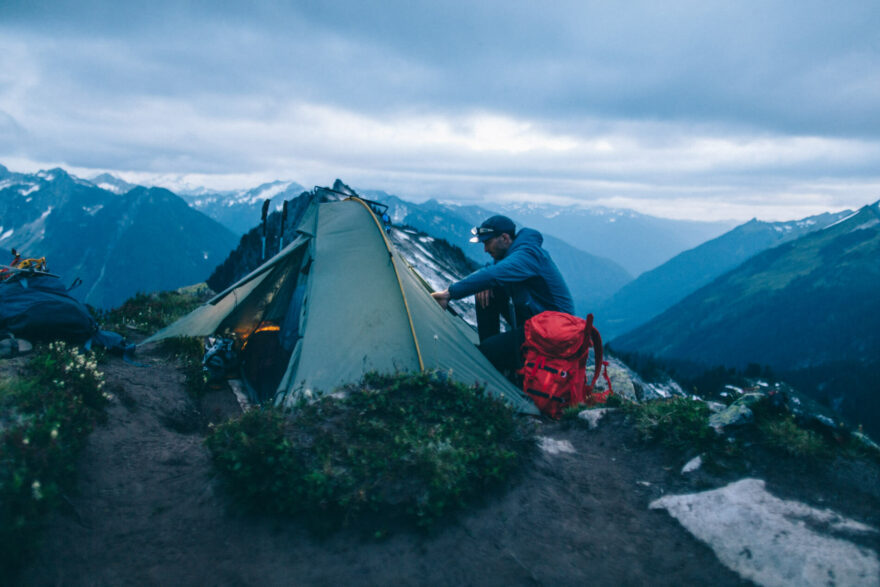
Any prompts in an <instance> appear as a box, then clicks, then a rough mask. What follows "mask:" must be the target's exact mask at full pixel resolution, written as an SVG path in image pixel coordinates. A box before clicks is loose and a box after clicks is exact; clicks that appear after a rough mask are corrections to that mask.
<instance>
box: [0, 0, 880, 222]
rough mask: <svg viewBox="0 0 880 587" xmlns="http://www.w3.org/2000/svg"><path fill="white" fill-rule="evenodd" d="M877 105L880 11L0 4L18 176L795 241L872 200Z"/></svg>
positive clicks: (7, 128)
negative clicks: (708, 225) (346, 198)
mask: <svg viewBox="0 0 880 587" xmlns="http://www.w3.org/2000/svg"><path fill="white" fill-rule="evenodd" d="M878 105H880V9H878V7H877V2H876V0H867V1H848V2H843V3H841V2H810V1H793V0H792V1H783V2H772V1H771V2H767V1H755V2H735V3H734V2H705V1H694V2H680V1H664V2H626V3H615V2H602V3H599V2H583V1H578V2H552V3H538V2H517V1H511V0H506V1H504V2H494V1H493V2H490V1H481V2H458V1H455V2H443V1H436V0H435V1H433V2H421V1H412V0H410V1H389V2H357V1H351V2H323V1H321V2H319V1H308V2H307V1H303V2H289V3H288V2H283V3H282V2H257V3H253V2H248V3H231V2H227V3H223V2H188V3H187V2H165V1H164V0H154V1H151V2H149V3H143V6H138V7H134V6H128V5H127V3H118V2H88V1H79V2H68V3H64V2H35V1H33V0H31V1H28V2H19V1H17V0H4V1H3V2H2V3H0V163H3V164H4V165H6V166H7V167H9V168H10V169H13V170H20V171H33V170H36V169H39V168H46V167H50V166H54V165H61V166H64V167H66V168H69V169H72V170H73V171H75V172H78V173H79V174H81V175H89V173H93V172H98V171H105V170H107V171H111V172H113V173H116V174H118V175H120V176H122V177H124V178H126V179H128V180H130V181H145V182H146V181H161V182H163V183H165V184H166V185H169V186H171V187H174V186H177V185H180V184H181V182H189V183H191V184H203V185H208V186H209V187H249V186H252V185H254V184H256V183H258V182H260V181H265V180H271V179H293V180H296V181H299V182H300V183H302V184H304V185H314V184H321V185H326V184H329V183H330V182H332V181H333V179H334V178H336V177H340V178H342V179H343V180H344V181H346V182H347V183H349V184H350V185H353V186H357V187H362V188H376V189H384V190H386V191H389V192H392V193H397V194H398V195H401V196H403V197H407V198H412V199H424V198H427V197H439V198H442V199H462V200H469V201H498V200H505V199H516V200H519V201H553V202H562V203H574V202H582V203H585V204H602V205H610V206H623V207H630V208H633V209H636V210H639V211H643V212H646V213H651V214H656V215H660V216H671V217H687V218H706V219H716V218H736V219H743V220H744V219H748V218H750V217H753V216H758V217H759V218H763V219H789V218H795V217H801V216H805V215H807V214H812V213H816V212H821V211H825V210H837V209H842V208H845V207H850V208H855V207H858V206H861V205H864V204H867V203H870V202H873V201H875V200H877V199H880V106H878ZM157 178H158V179H157Z"/></svg>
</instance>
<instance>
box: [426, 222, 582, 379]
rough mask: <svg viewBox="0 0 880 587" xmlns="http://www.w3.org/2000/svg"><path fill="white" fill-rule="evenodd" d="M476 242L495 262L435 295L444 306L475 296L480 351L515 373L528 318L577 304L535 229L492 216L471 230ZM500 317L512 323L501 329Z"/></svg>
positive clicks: (502, 368) (497, 365)
mask: <svg viewBox="0 0 880 587" xmlns="http://www.w3.org/2000/svg"><path fill="white" fill-rule="evenodd" d="M471 233H472V234H473V235H474V236H473V238H471V242H472V243H477V242H480V243H483V248H484V249H485V251H486V252H487V253H489V255H491V256H492V258H493V259H494V260H495V263H494V264H493V265H488V266H486V267H484V268H483V269H480V270H479V271H475V272H474V273H471V274H470V275H468V276H467V277H465V278H464V279H462V280H461V281H457V282H455V283H453V284H452V285H450V286H449V288H448V289H445V290H443V291H438V292H434V293H433V294H431V295H432V296H433V297H434V299H435V300H437V302H438V303H439V304H440V306H441V307H443V308H444V309H445V308H446V306H447V305H448V304H449V300H458V299H461V298H464V297H467V296H469V295H471V294H474V295H475V296H476V301H477V331H478V333H479V336H480V350H481V351H482V352H483V354H484V355H486V357H487V358H488V359H489V360H490V361H491V362H492V364H493V365H495V368H497V369H498V370H499V371H501V372H502V373H503V372H505V371H507V372H509V373H512V372H514V371H517V370H518V369H519V368H520V367H521V366H522V365H521V364H520V357H519V348H520V346H521V345H522V343H523V341H524V339H525V335H524V332H525V331H524V325H525V322H526V320H528V319H529V318H531V317H532V316H534V315H536V314H540V313H541V312H544V311H547V310H553V311H557V312H566V313H568V314H573V313H574V302H573V301H572V299H571V293H570V292H569V291H568V286H567V285H565V280H564V279H563V278H562V275H561V274H560V273H559V269H557V268H556V264H555V263H553V260H552V259H551V258H550V255H549V254H548V253H547V251H545V250H544V249H543V248H542V247H541V243H543V242H544V237H542V236H541V233H539V232H538V231H536V230H533V229H531V228H523V229H521V230H520V231H519V232H518V233H517V232H516V225H515V224H514V223H513V221H512V220H511V219H510V218H508V217H506V216H492V217H491V218H489V219H488V220H486V221H485V222H483V223H482V224H481V225H480V226H478V227H475V228H473V229H472V230H471ZM500 316H504V317H505V318H506V319H507V322H508V324H510V327H511V329H510V330H509V331H508V332H503V333H502V332H501V331H500V330H501V329H500V318H499V317H500Z"/></svg>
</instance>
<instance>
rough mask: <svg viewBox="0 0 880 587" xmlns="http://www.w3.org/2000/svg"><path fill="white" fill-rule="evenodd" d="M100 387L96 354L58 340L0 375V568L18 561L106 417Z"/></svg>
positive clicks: (8, 567)
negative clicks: (21, 367)
mask: <svg viewBox="0 0 880 587" xmlns="http://www.w3.org/2000/svg"><path fill="white" fill-rule="evenodd" d="M103 387H104V381H103V375H102V374H101V373H100V372H99V371H98V370H97V365H96V362H95V359H94V357H93V356H92V355H82V354H80V353H78V352H77V351H76V350H75V349H74V348H73V347H70V346H67V345H66V344H64V343H63V342H56V343H51V344H49V345H48V347H43V348H39V349H38V352H37V353H36V354H35V355H34V357H33V358H32V359H31V360H30V362H29V363H28V364H27V366H26V368H25V373H24V376H22V377H16V378H12V379H7V380H5V381H3V382H0V569H4V570H10V571H11V570H12V569H14V568H15V567H16V566H17V565H18V564H20V563H21V561H22V557H23V556H24V555H25V554H26V553H27V552H28V551H29V550H30V549H31V548H33V546H34V544H35V543H36V539H37V537H38V529H39V526H40V523H41V520H42V517H43V515H44V514H45V513H46V512H48V511H50V510H51V509H52V508H54V507H56V506H57V505H58V503H59V501H60V500H61V495H62V492H63V491H64V490H66V489H68V488H70V487H72V485H73V481H74V474H75V469H74V466H75V462H76V455H77V454H78V453H79V451H80V450H81V449H82V447H83V445H84V443H85V439H86V437H87V435H88V434H89V433H90V432H91V431H92V429H93V428H94V425H95V424H96V423H97V422H100V421H102V420H103V419H104V418H105V417H106V416H105V412H104V409H105V407H106V405H107V402H108V400H109V398H110V396H109V394H107V393H106V392H104V391H103Z"/></svg>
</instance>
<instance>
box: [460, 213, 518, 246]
mask: <svg viewBox="0 0 880 587" xmlns="http://www.w3.org/2000/svg"><path fill="white" fill-rule="evenodd" d="M503 232H508V233H510V234H511V235H513V234H514V233H515V232H516V224H514V223H513V220H511V219H510V218H508V217H507V216H501V215H498V216H492V217H491V218H487V219H486V220H485V221H484V222H483V223H482V224H481V225H479V226H475V227H473V228H472V229H471V234H472V235H473V237H471V242H472V243H484V242H486V241H487V240H489V239H490V238H494V237H496V236H498V235H499V234H501V233H503Z"/></svg>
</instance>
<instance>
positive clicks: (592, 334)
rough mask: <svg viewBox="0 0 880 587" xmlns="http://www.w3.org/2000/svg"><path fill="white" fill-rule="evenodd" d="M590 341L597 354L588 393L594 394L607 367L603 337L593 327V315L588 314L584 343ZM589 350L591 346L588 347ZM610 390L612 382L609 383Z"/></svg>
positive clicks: (606, 374) (587, 389)
mask: <svg viewBox="0 0 880 587" xmlns="http://www.w3.org/2000/svg"><path fill="white" fill-rule="evenodd" d="M588 340H589V343H588V344H589V345H590V346H592V347H593V353H594V354H595V359H596V361H595V362H596V369H595V370H594V371H593V379H592V381H590V384H589V385H587V387H586V389H585V390H584V391H586V392H587V393H588V394H590V393H592V392H593V388H594V387H595V386H596V381H598V380H599V374H600V372H601V371H602V367H603V366H605V365H607V364H608V363H606V362H605V361H604V358H605V357H604V354H603V352H602V335H601V334H599V331H598V330H596V327H595V326H593V315H592V314H587V324H586V326H585V327H584V342H585V343H587V341H588ZM587 349H589V346H588V347H587ZM605 377H606V379H607V378H608V372H607V370H606V373H605ZM609 389H610V382H609Z"/></svg>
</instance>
